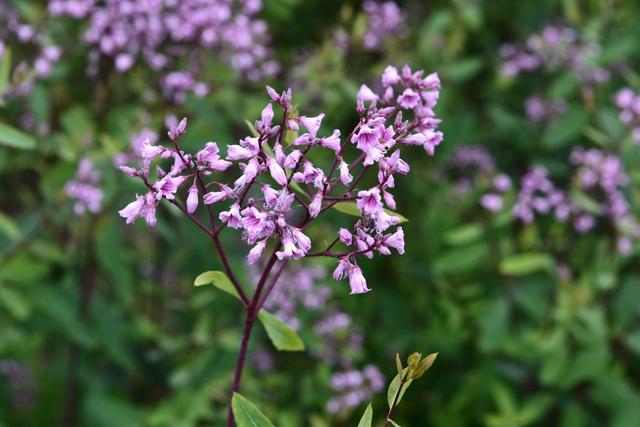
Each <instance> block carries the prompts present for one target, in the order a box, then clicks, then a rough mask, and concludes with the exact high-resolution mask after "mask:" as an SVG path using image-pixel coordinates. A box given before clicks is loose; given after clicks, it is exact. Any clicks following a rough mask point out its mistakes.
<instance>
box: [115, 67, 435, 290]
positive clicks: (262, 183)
mask: <svg viewBox="0 0 640 427" xmlns="http://www.w3.org/2000/svg"><path fill="white" fill-rule="evenodd" d="M381 81H382V86H383V88H384V92H383V94H377V93H375V92H373V91H372V90H371V89H370V88H369V87H367V86H366V85H362V87H361V88H360V91H359V92H358V97H357V112H358V115H359V116H360V119H359V122H358V124H357V125H356V126H355V128H354V129H353V130H352V131H351V132H350V133H349V134H348V136H347V137H346V138H344V139H343V138H342V137H341V132H340V131H339V130H337V129H335V130H333V132H332V133H330V134H328V135H326V136H321V131H320V128H321V124H322V121H323V119H324V114H319V115H317V116H303V115H297V114H295V115H294V114H290V113H291V105H292V104H291V91H290V90H288V91H285V92H283V93H282V94H278V93H277V92H275V91H274V90H273V89H271V88H270V87H268V88H267V92H268V93H269V96H270V97H271V102H270V103H269V104H267V106H266V107H265V108H264V109H263V111H262V116H261V119H260V120H258V121H256V122H255V129H256V133H257V135H256V136H252V137H247V138H244V139H242V140H241V141H240V143H239V144H237V145H235V144H234V145H229V146H228V147H227V155H226V156H225V157H224V158H223V157H222V154H221V153H220V150H219V148H218V146H217V144H216V143H214V142H208V143H206V145H205V146H204V148H203V149H202V150H200V151H198V152H197V153H195V154H194V155H190V154H188V153H185V152H183V151H182V150H181V149H180V147H179V139H180V136H181V135H182V134H183V133H184V132H185V130H186V125H187V122H186V119H183V120H182V121H181V122H180V123H178V124H176V125H175V127H172V128H171V129H170V130H169V139H170V140H171V141H172V144H173V147H171V148H168V147H164V146H160V145H153V144H151V143H149V142H146V143H145V144H143V147H142V150H141V154H142V159H143V162H142V166H141V167H139V168H138V169H136V168H132V167H129V166H121V169H122V170H123V172H125V173H126V174H128V175H130V176H133V177H138V178H140V179H141V180H142V181H143V182H144V184H145V186H146V187H147V193H146V194H145V195H143V196H137V198H136V200H135V201H134V202H132V203H130V204H129V205H127V206H126V207H125V208H124V209H122V210H121V211H120V215H121V216H122V217H124V218H126V220H127V223H132V222H134V221H135V220H136V219H137V218H139V217H141V218H144V220H145V221H146V222H147V224H148V225H149V226H155V224H156V208H157V205H158V203H159V202H160V201H161V200H162V199H165V200H167V201H169V202H170V203H172V204H174V205H176V206H178V207H179V208H180V209H181V210H182V211H183V212H184V213H185V214H186V215H187V216H189V217H190V218H191V219H192V220H193V221H194V222H195V223H196V224H197V225H198V226H199V227H200V228H202V229H203V230H205V231H206V232H207V233H208V234H212V233H215V235H217V234H218V233H220V232H221V231H222V230H223V229H225V228H228V229H236V230H239V231H240V232H241V239H242V240H243V241H244V242H246V243H247V244H248V245H251V246H252V248H251V250H250V251H249V254H248V256H247V259H248V261H249V263H255V262H257V261H258V260H260V259H261V257H262V254H263V252H264V250H265V247H266V246H267V244H269V243H270V242H271V243H272V244H273V246H274V248H275V253H274V255H275V256H276V257H277V259H279V260H281V261H282V260H291V259H293V260H297V259H301V258H303V257H306V256H321V257H331V258H335V259H336V260H337V268H336V269H335V271H334V273H333V277H334V279H336V280H341V279H344V278H348V279H349V285H350V287H351V293H353V294H358V293H364V292H368V291H369V290H370V289H369V288H368V287H367V282H366V279H365V278H364V276H363V274H362V270H361V269H360V267H359V266H358V264H357V261H356V259H357V258H358V257H362V256H364V257H366V258H372V257H373V255H374V253H379V254H382V255H391V250H392V249H394V250H395V251H397V252H398V253H400V254H402V253H404V233H403V230H402V228H401V227H397V228H395V230H394V231H393V232H390V231H391V229H392V228H394V227H395V226H396V225H397V224H398V223H399V222H400V221H401V218H400V217H399V216H396V215H393V214H390V213H389V212H388V211H387V210H386V209H385V208H388V209H395V207H396V205H395V200H394V198H393V195H392V193H391V190H392V189H393V188H394V187H395V175H397V174H401V175H406V174H407V173H408V172H409V170H410V169H409V165H408V164H407V163H406V162H404V160H402V159H401V158H400V154H401V152H400V147H402V146H412V145H418V146H421V147H423V148H424V149H425V150H426V152H427V153H428V154H429V155H433V154H434V151H435V148H436V146H437V145H438V144H439V143H440V142H441V141H442V133H441V132H439V131H438V130H437V128H438V125H439V123H440V120H439V119H438V118H437V117H436V116H435V113H434V111H433V108H434V107H435V105H436V103H437V100H438V95H439V89H440V81H439V79H438V76H437V75H436V74H430V75H427V76H424V75H423V72H422V71H418V72H415V73H414V72H412V71H411V69H410V68H409V67H408V66H405V67H404V68H403V69H402V70H401V71H398V70H397V69H396V68H395V67H392V66H389V67H387V68H386V69H385V71H384V73H383V75H382V79H381ZM274 104H275V105H277V106H279V107H280V109H281V110H282V117H281V120H280V124H275V123H274V118H275V115H274V109H273V106H274ZM407 117H408V119H406V118H407ZM286 132H300V134H299V135H298V136H297V137H296V138H295V140H294V141H293V143H292V144H291V145H287V146H285V145H284V144H283V142H284V140H283V137H284V135H285V133H286ZM351 147H355V150H353V149H352V148H351ZM313 148H315V149H319V150H323V151H325V152H327V153H332V154H333V161H332V163H331V165H330V166H328V167H327V169H325V170H323V169H322V168H320V167H318V166H317V165H315V164H314V163H312V161H311V159H310V157H309V156H308V154H309V152H310V151H311V149H313ZM350 151H355V153H353V154H349V152H350ZM348 155H349V156H355V158H353V160H349V158H348V157H347V156H348ZM162 159H164V160H170V161H171V164H170V165H169V169H168V170H166V169H163V168H161V167H160V166H159V165H158V166H156V170H155V174H152V170H151V165H152V163H153V162H155V161H156V160H162ZM347 161H349V162H350V164H349V163H347ZM136 166H137V165H136ZM233 166H235V167H237V169H238V171H239V172H240V175H239V176H238V177H237V178H236V179H235V181H234V182H232V183H228V184H227V183H222V182H220V181H218V179H217V178H216V179H215V180H212V181H211V182H210V183H205V182H204V179H203V177H204V178H208V177H210V178H213V175H214V174H219V173H220V172H223V171H226V170H228V169H230V168H232V167H233ZM374 166H376V167H377V184H376V185H374V186H372V187H369V188H367V189H363V190H358V189H356V186H357V185H358V184H359V183H360V181H361V179H362V177H363V176H364V175H365V173H366V172H367V171H368V170H370V169H373V167H374ZM356 172H357V173H356ZM372 172H375V170H372ZM154 175H155V176H154ZM334 175H335V176H334ZM354 175H355V176H354ZM183 184H188V185H190V186H189V189H188V196H187V197H186V202H185V205H184V206H183V205H182V204H180V203H179V202H178V201H177V199H176V194H177V192H178V189H179V188H180V187H181V186H182V185H183ZM340 202H349V203H352V204H355V206H354V207H355V208H357V210H358V211H359V212H360V215H361V218H360V219H359V220H357V221H356V223H355V224H354V226H353V227H352V228H351V229H347V228H341V229H340V230H339V232H338V233H337V234H338V235H337V237H336V239H335V240H334V241H333V242H332V243H331V244H329V245H328V246H327V247H325V248H324V249H320V250H318V251H317V252H314V251H311V248H312V241H311V239H310V237H309V236H308V235H307V234H305V232H304V229H305V228H306V227H307V225H308V224H309V222H311V221H312V220H314V219H315V218H316V217H318V215H320V214H321V213H323V212H325V211H327V210H328V209H330V208H332V207H334V206H335V205H336V204H337V203H340ZM201 205H205V206H207V209H208V210H210V209H212V208H213V207H215V206H212V205H217V206H223V207H222V208H221V211H220V212H219V213H218V215H217V217H218V219H219V220H220V223H221V225H219V226H217V227H216V228H215V229H213V230H208V229H206V228H204V227H203V226H202V224H201V223H199V221H198V220H197V219H196V218H195V217H194V216H193V214H194V213H195V212H196V210H197V209H198V206H201ZM211 216H213V213H211ZM338 243H342V245H343V246H344V247H346V248H347V250H346V251H334V250H333V247H334V246H335V245H336V244H338Z"/></svg>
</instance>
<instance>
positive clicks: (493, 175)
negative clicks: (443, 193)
mask: <svg viewBox="0 0 640 427" xmlns="http://www.w3.org/2000/svg"><path fill="white" fill-rule="evenodd" d="M446 172H447V178H448V179H453V180H454V182H455V187H454V188H455V193H456V195H457V196H458V197H464V196H466V195H467V194H469V193H470V192H472V191H473V190H474V189H479V190H480V191H482V192H483V193H484V194H483V196H482V197H481V198H480V201H479V203H480V205H481V206H482V207H483V208H485V209H487V210H489V211H491V212H498V211H500V210H501V209H502V206H503V195H504V193H506V192H507V191H509V190H510V189H511V178H509V176H508V175H506V174H503V173H498V172H497V171H496V166H495V162H494V159H493V157H492V156H491V154H489V152H488V151H487V149H486V148H484V147H483V146H481V145H467V144H463V145H459V146H457V147H456V149H455V151H454V152H453V154H452V155H451V158H450V159H449V161H448V162H447V165H446Z"/></svg>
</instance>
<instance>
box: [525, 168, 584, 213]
mask: <svg viewBox="0 0 640 427" xmlns="http://www.w3.org/2000/svg"><path fill="white" fill-rule="evenodd" d="M571 210H572V204H571V203H570V201H569V200H568V199H567V196H566V195H565V193H564V192H563V191H562V190H560V189H558V188H557V187H556V186H555V185H554V184H553V182H552V181H551V178H550V177H549V172H548V171H547V169H546V168H545V167H544V166H534V167H533V168H532V169H531V170H530V171H529V172H528V173H527V174H526V175H524V176H523V177H522V179H521V181H520V191H519V193H518V199H517V201H516V203H515V205H514V206H513V214H514V215H515V216H516V217H517V218H518V219H520V220H521V221H522V222H524V223H526V224H529V223H531V222H533V220H534V219H535V216H536V214H540V215H545V214H548V213H553V214H554V216H555V218H556V219H557V220H558V221H562V222H564V221H566V220H567V219H568V218H569V216H570V214H571ZM584 222H585V221H584V220H579V221H578V223H584Z"/></svg>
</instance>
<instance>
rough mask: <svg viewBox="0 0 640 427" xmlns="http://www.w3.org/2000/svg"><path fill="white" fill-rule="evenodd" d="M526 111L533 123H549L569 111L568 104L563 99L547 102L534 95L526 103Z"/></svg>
mask: <svg viewBox="0 0 640 427" xmlns="http://www.w3.org/2000/svg"><path fill="white" fill-rule="evenodd" d="M524 110H525V112H526V113H527V117H528V118H529V120H531V121H532V122H533V123H541V122H549V121H550V120H552V119H554V118H555V117H557V116H559V115H561V114H562V113H564V112H565V111H566V110H567V103H566V101H565V100H563V99H557V100H553V101H547V100H544V99H542V98H541V97H540V96H537V95H532V96H529V97H527V99H526V100H525V101H524Z"/></svg>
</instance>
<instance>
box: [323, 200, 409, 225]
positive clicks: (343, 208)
mask: <svg viewBox="0 0 640 427" xmlns="http://www.w3.org/2000/svg"><path fill="white" fill-rule="evenodd" d="M333 208H334V209H335V210H337V211H339V212H342V213H345V214H347V215H352V216H357V217H361V216H362V214H361V213H360V209H358V206H357V205H356V203H355V202H338V203H336V204H335V205H333ZM384 211H385V212H386V213H387V214H389V215H391V216H395V217H398V218H400V222H399V223H398V224H402V223H403V222H409V220H408V219H407V218H405V217H404V216H402V215H400V214H399V213H397V212H394V211H392V210H389V209H385V210H384Z"/></svg>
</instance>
